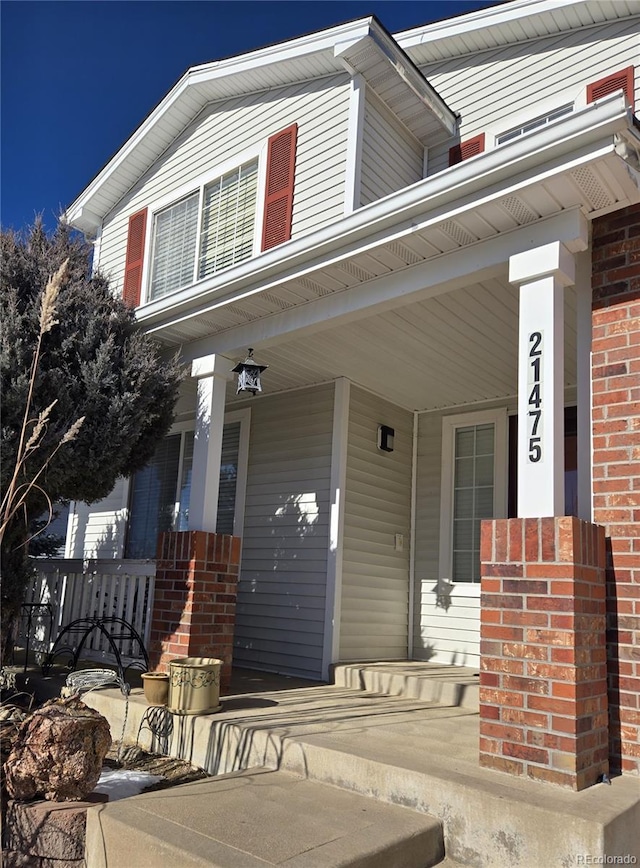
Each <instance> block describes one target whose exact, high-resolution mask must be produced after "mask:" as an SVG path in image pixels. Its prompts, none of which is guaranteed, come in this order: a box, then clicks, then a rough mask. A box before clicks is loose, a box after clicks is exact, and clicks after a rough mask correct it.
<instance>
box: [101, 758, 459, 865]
mask: <svg viewBox="0 0 640 868" xmlns="http://www.w3.org/2000/svg"><path fill="white" fill-rule="evenodd" d="M86 840H87V845H86V853H85V859H86V866H87V868H131V866H132V865H135V866H136V868H175V866H180V868H191V866H205V865H206V866H209V868H267V866H276V865H277V866H278V868H431V866H434V865H436V864H438V863H439V862H441V860H442V859H443V857H444V843H443V836H442V826H441V824H440V823H439V822H438V821H436V820H434V819H433V818H431V817H428V816H426V815H424V814H419V813H416V812H414V811H410V810H407V809H406V808H401V807H397V806H394V805H384V804H382V803H379V802H376V801H375V800H373V799H368V798H365V797H364V796H360V795H356V794H355V793H350V792H347V791H345V790H341V789H338V788H336V787H332V786H327V785H326V784H321V783H318V782H315V781H310V780H304V779H302V778H300V777H298V776H295V775H292V774H290V773H288V772H284V771H270V770H268V769H252V770H251V771H246V772H239V773H235V774H231V775H224V776H221V777H218V778H215V779H212V778H209V779H205V780H202V781H197V782H195V783H192V784H186V785H184V786H182V787H175V788H174V789H172V790H164V791H162V790H161V791H158V792H153V793H146V794H142V795H140V796H135V797H133V798H130V799H124V800H122V801H119V802H114V803H113V804H110V805H104V806H102V807H100V808H94V809H91V810H90V811H89V812H88V815H87V839H86Z"/></svg>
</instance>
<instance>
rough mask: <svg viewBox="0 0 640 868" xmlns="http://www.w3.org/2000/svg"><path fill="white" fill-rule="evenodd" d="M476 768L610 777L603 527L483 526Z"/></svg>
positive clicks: (575, 783) (517, 521)
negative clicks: (478, 739)
mask: <svg viewBox="0 0 640 868" xmlns="http://www.w3.org/2000/svg"><path fill="white" fill-rule="evenodd" d="M481 545H482V548H481V558H482V610H481V626H480V639H481V644H480V650H481V671H480V765H482V766H486V767H487V768H492V769H496V770H499V771H504V772H509V773H511V774H514V775H523V776H526V777H530V778H535V779H537V780H541V781H549V782H551V783H556V784H560V785H561V786H565V787H570V788H571V789H574V790H581V789H584V788H585V787H588V786H590V785H591V784H594V783H596V781H597V780H598V778H599V776H600V775H601V774H603V773H604V772H608V770H609V765H608V755H609V732H608V724H607V671H606V646H605V572H604V562H605V546H604V530H603V528H600V527H597V526H596V525H593V524H590V523H589V522H585V521H581V520H580V519H577V518H574V517H573V516H566V517H561V518H524V519H523V518H511V519H498V520H494V521H484V522H483V523H482V543H481Z"/></svg>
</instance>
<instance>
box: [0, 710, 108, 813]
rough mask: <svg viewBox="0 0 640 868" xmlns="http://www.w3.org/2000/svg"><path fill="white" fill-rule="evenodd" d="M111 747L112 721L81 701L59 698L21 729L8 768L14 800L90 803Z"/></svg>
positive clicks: (9, 785) (9, 784)
mask: <svg viewBox="0 0 640 868" xmlns="http://www.w3.org/2000/svg"><path fill="white" fill-rule="evenodd" d="M110 745H111V732H110V730H109V724H108V723H107V720H106V718H104V717H103V716H102V715H101V714H100V713H99V712H97V711H95V710H94V709H93V708H89V707H88V706H87V705H85V704H84V702H82V700H80V699H78V698H77V697H72V698H70V699H64V700H62V699H53V700H51V701H50V702H47V703H45V704H44V705H43V706H42V707H41V708H39V709H38V710H37V711H35V712H34V713H33V714H32V715H31V716H30V717H28V718H27V719H26V720H25V721H24V722H23V724H22V725H21V727H20V730H19V732H18V734H17V736H16V739H15V741H14V744H13V747H12V749H11V752H10V754H9V757H8V759H7V761H6V762H5V766H4V773H5V785H6V788H7V792H8V794H9V796H11V797H12V798H14V799H35V798H45V799H49V800H52V801H58V802H63V801H75V800H79V799H84V798H85V796H87V795H88V794H89V793H90V792H91V791H92V790H93V789H94V787H95V785H96V784H97V782H98V778H99V777H100V772H101V770H102V764H103V762H104V758H105V756H106V754H107V751H108V750H109V747H110Z"/></svg>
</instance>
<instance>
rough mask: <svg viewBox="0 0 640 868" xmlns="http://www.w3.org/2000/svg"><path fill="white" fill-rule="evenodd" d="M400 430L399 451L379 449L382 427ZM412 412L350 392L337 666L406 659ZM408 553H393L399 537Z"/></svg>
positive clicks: (397, 438)
mask: <svg viewBox="0 0 640 868" xmlns="http://www.w3.org/2000/svg"><path fill="white" fill-rule="evenodd" d="M379 424H383V425H389V426H391V427H392V428H394V429H395V443H394V451H393V452H391V453H385V452H381V451H380V450H379V449H378V447H377V433H378V425H379ZM412 428H413V417H412V414H411V413H408V412H407V411H406V410H402V409H400V408H398V407H396V406H395V405H393V404H390V403H389V402H388V401H383V400H382V399H381V398H377V397H375V396H373V395H371V394H369V393H368V392H364V391H363V390H361V389H357V388H352V390H351V405H350V410H349V438H348V439H349V443H348V448H347V482H346V493H345V521H344V543H343V564H342V615H341V628H340V652H339V659H340V660H343V661H345V660H382V659H398V658H401V659H403V658H406V656H407V635H408V620H409V611H408V608H409V530H410V505H411V455H412V445H411V444H412ZM397 533H400V534H402V535H403V537H404V549H403V551H401V552H398V551H396V550H395V534H397Z"/></svg>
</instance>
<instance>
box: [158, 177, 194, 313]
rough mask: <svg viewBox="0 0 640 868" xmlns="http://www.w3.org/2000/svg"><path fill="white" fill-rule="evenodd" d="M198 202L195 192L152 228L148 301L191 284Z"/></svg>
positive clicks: (171, 208)
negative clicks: (151, 257) (149, 297)
mask: <svg viewBox="0 0 640 868" xmlns="http://www.w3.org/2000/svg"><path fill="white" fill-rule="evenodd" d="M198 199H199V194H198V193H194V194H193V196H189V197H188V199H183V200H182V202H177V203H176V204H175V205H172V206H171V207H170V208H166V209H165V210H164V211H161V212H160V213H159V214H156V218H155V221H154V225H153V259H152V270H151V298H160V296H163V295H166V294H167V293H168V292H173V290H174V289H180V288H181V287H182V286H188V284H190V283H193V262H194V259H195V254H196V231H197V226H198Z"/></svg>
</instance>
